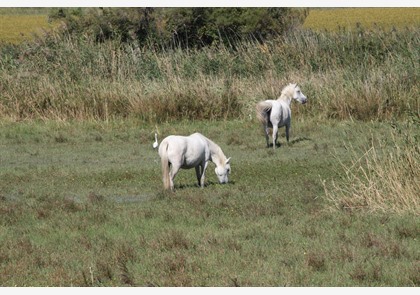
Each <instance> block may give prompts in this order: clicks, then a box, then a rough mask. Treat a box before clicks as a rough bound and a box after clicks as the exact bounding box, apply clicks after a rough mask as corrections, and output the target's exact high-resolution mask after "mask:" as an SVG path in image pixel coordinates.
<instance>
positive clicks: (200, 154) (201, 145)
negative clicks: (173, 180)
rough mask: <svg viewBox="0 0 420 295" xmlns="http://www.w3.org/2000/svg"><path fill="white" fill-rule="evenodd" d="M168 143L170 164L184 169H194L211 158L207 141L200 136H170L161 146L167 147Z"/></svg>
mask: <svg viewBox="0 0 420 295" xmlns="http://www.w3.org/2000/svg"><path fill="white" fill-rule="evenodd" d="M166 143H167V155H168V159H169V162H171V163H178V165H180V166H182V167H183V168H193V167H195V166H197V165H198V164H201V163H202V162H203V161H206V160H208V158H209V152H208V148H207V149H206V145H205V140H204V139H203V138H202V137H200V136H197V135H194V134H193V135H190V136H178V135H170V136H168V137H166V138H165V139H164V140H163V141H162V143H161V145H162V144H163V146H165V145H166Z"/></svg>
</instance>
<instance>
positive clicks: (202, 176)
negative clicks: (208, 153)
mask: <svg viewBox="0 0 420 295" xmlns="http://www.w3.org/2000/svg"><path fill="white" fill-rule="evenodd" d="M207 165H208V162H207V161H204V162H203V163H201V179H200V182H201V187H202V188H203V187H204V175H205V173H206V169H207Z"/></svg>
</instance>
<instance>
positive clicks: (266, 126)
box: [263, 124, 270, 147]
mask: <svg viewBox="0 0 420 295" xmlns="http://www.w3.org/2000/svg"><path fill="white" fill-rule="evenodd" d="M263 129H264V135H265V141H266V143H267V147H270V144H269V143H268V141H269V136H268V134H269V132H270V128H268V124H267V125H263Z"/></svg>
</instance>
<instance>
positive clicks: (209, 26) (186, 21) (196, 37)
mask: <svg viewBox="0 0 420 295" xmlns="http://www.w3.org/2000/svg"><path fill="white" fill-rule="evenodd" d="M308 12H309V11H308V9H303V8H301V9H296V8H288V7H272V8H269V7H268V8H267V7H263V8H242V7H233V8H229V7H221V8H213V7H194V8H184V7H177V8H152V7H134V8H115V7H112V8H54V9H52V10H51V12H50V15H49V18H50V19H51V20H61V21H62V22H63V23H64V25H65V26H64V27H65V30H66V32H67V33H70V34H80V35H83V34H90V35H93V36H94V39H95V40H96V41H97V42H104V41H106V40H109V39H113V40H115V39H118V40H120V41H121V42H138V43H139V45H140V46H162V47H163V48H167V47H168V46H170V47H176V48H202V47H205V46H212V45H217V44H222V43H223V44H224V45H230V46H234V45H235V44H237V43H238V41H243V40H244V39H250V38H251V39H253V40H257V41H259V42H263V41H266V40H268V39H272V38H275V37H276V36H279V35H283V34H284V33H286V32H288V31H290V30H293V29H295V28H296V27H298V26H300V25H301V24H303V22H304V20H305V18H306V16H307V15H308Z"/></svg>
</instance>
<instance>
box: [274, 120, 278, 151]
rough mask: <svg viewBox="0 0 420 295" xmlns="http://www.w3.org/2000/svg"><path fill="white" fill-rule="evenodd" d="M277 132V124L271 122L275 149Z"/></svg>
mask: <svg viewBox="0 0 420 295" xmlns="http://www.w3.org/2000/svg"><path fill="white" fill-rule="evenodd" d="M278 132H279V127H278V126H277V124H273V149H276V143H277V134H278Z"/></svg>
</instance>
